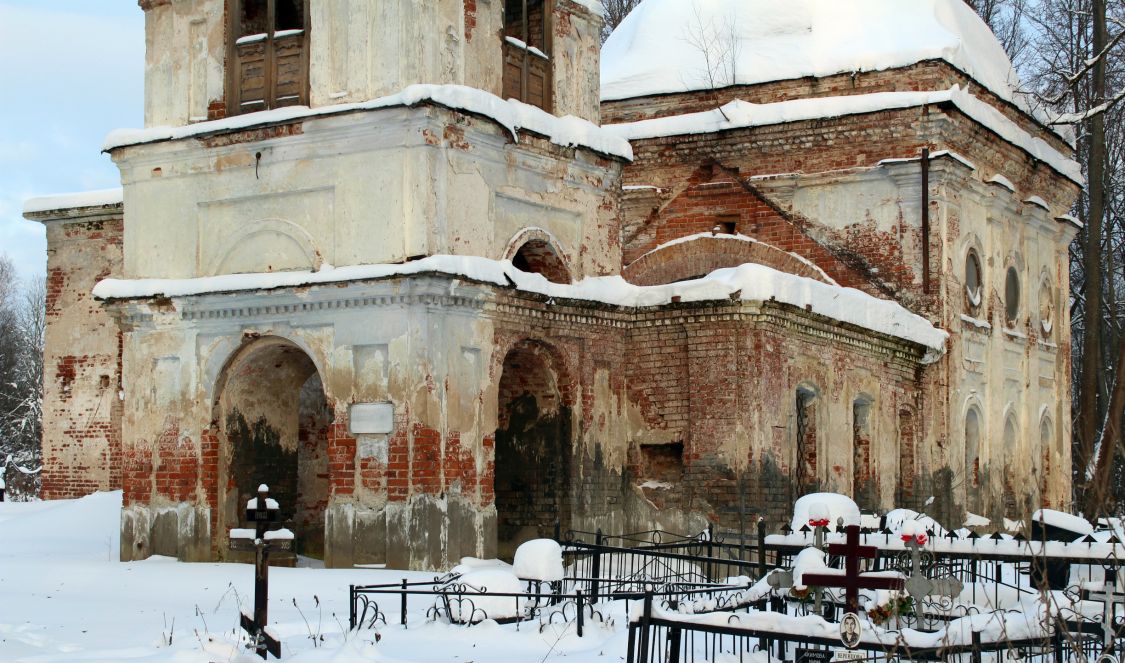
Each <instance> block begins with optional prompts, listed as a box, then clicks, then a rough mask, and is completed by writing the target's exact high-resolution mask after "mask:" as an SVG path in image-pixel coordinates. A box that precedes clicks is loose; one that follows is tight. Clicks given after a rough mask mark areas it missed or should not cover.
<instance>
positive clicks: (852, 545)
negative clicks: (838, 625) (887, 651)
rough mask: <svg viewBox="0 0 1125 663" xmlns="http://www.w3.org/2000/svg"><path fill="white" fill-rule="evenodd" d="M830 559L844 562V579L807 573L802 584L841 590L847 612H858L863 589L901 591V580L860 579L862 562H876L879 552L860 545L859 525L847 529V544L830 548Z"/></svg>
mask: <svg viewBox="0 0 1125 663" xmlns="http://www.w3.org/2000/svg"><path fill="white" fill-rule="evenodd" d="M828 554H829V555H839V556H843V558H844V575H842V576H840V575H830V574H827V573H806V574H804V575H803V576H802V579H801V582H802V583H804V584H805V585H816V586H817V587H840V588H843V589H844V596H845V597H846V601H847V611H848V612H859V590H861V589H898V590H901V589H902V578H875V577H871V576H864V575H860V573H859V560H860V559H863V558H868V559H870V558H874V557H876V556H877V555H878V554H879V550H878V549H877V548H875V547H874V546H861V545H859V525H848V527H847V543H831V544H829V545H828Z"/></svg>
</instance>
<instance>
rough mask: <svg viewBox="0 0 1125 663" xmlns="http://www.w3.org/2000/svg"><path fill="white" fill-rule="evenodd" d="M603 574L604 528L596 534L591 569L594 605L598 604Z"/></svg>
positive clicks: (591, 588) (591, 595)
mask: <svg viewBox="0 0 1125 663" xmlns="http://www.w3.org/2000/svg"><path fill="white" fill-rule="evenodd" d="M601 573H602V528H600V527H599V528H598V530H597V532H595V533H594V560H593V564H592V565H591V568H590V576H591V581H590V600H591V601H592V602H594V603H597V602H598V589H599V587H598V585H599V584H600V583H599V582H598V581H599V580H601V577H602V576H601Z"/></svg>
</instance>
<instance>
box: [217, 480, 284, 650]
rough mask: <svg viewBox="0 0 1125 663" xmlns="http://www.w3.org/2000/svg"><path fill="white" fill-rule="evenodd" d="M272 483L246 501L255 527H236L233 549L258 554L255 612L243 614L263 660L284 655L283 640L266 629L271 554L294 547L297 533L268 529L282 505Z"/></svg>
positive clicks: (252, 645) (246, 625)
mask: <svg viewBox="0 0 1125 663" xmlns="http://www.w3.org/2000/svg"><path fill="white" fill-rule="evenodd" d="M269 492H270V489H269V486H267V485H266V484H264V483H263V484H262V485H260V486H258V496H257V497H253V498H250V501H249V502H247V503H246V520H247V521H249V522H251V523H253V524H254V529H232V530H231V531H230V549H231V550H233V551H239V552H253V553H254V615H253V616H250V615H247V614H246V613H245V612H244V613H242V615H241V623H242V628H243V629H244V630H245V631H246V633H247V634H249V635H250V642H251V645H250V647H251V648H252V649H253V650H254V652H255V653H256V654H258V655H259V656H261V657H262V658H263V659H265V658H266V655H267V654H273V655H274V658H281V642H280V641H279V640H278V639H277V638H276V637H274V636H273V635H272V634H270V633H269V631H268V630H267V629H266V625H267V624H268V623H269V614H268V606H269V569H270V561H269V558H270V553H271V552H281V551H288V550H292V549H293V532H291V531H289V530H287V529H279V530H273V531H267V528H268V527H269V525H270V523H274V522H277V516H278V512H279V510H280V505H278V503H277V501H276V500H274V499H271V498H270V496H269Z"/></svg>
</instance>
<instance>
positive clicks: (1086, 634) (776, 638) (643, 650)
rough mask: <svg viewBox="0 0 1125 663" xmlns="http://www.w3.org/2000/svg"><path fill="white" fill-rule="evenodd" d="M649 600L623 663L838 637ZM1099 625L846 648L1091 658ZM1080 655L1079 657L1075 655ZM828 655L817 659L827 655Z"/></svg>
mask: <svg viewBox="0 0 1125 663" xmlns="http://www.w3.org/2000/svg"><path fill="white" fill-rule="evenodd" d="M654 608H655V606H654V600H653V598H652V597H646V599H645V601H644V609H643V610H642V612H641V614H640V615H639V616H638V617H637V618H636V619H634V620H632V621H630V623H629V641H628V643H629V644H628V651H627V655H626V659H625V660H626V662H627V663H697V662H699V663H703V662H708V663H709V662H711V661H714V660H716V659H719V658H720V657H722V660H724V661H731V660H737V661H749V660H751V657H752V656H754V655H755V654H758V653H759V652H768V653H769V654H770V655H771V656H773V657H775V658H777V659H779V660H782V661H794V660H797V653H798V649H805V650H817V649H819V650H822V651H829V652H832V651H838V650H841V649H844V647H843V645H842V644H841V642H840V640H839V638H833V637H824V636H817V635H811V634H804V635H802V634H798V633H793V632H785V631H780V630H768V629H763V628H753V627H750V626H744V625H742V624H741V622H742V620H741V619H740V616H739V615H731V616H730V617H729V623H727V624H714V623H700V622H697V621H692V619H691V618H687V619H681V618H676V617H669V616H668V615H667V614H663V615H661V614H657V612H656V611H655V609H654ZM1101 642H1102V629H1101V627H1100V626H1098V625H1096V624H1090V623H1087V622H1059V623H1057V624H1056V625H1054V626H1052V627H1049V628H1047V629H1045V633H1044V634H1043V635H1042V637H1033V638H1022V639H1009V638H998V639H989V638H988V637H986V636H985V635H984V634H983V633H982V632H980V631H974V632H972V633H971V634H970V638H969V642H965V643H948V644H939V645H938V646H910V644H909V642H908V640H907V638H905V637H903V636H902V635H901V634H896V633H894V632H884V634H883V635H882V636H881V637H880V639H875V638H873V637H872V636H866V637H864V638H863V639H862V640H861V641H860V643H859V644H858V645H857V646H856V647H855V648H854V649H853V650H851V651H853V652H859V653H860V655H861V656H862V657H861V658H857V659H853V660H863V661H871V662H875V661H880V662H883V661H888V660H897V661H958V662H961V661H964V662H972V663H980V662H981V661H982V660H983V659H984V656H985V655H986V654H992V655H995V654H1001V655H1002V656H1003V658H1002V659H1001V660H1020V661H1028V662H1043V663H1048V662H1050V663H1062V662H1063V661H1074V660H1088V661H1093V660H1095V659H1096V658H1097V656H1098V654H1100V653H1101V649H1102V645H1101ZM1080 656H1081V657H1082V658H1080ZM829 659H830V657H826V658H823V659H817V660H829Z"/></svg>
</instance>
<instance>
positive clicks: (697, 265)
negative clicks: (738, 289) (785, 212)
mask: <svg viewBox="0 0 1125 663" xmlns="http://www.w3.org/2000/svg"><path fill="white" fill-rule="evenodd" d="M746 263H754V264H758V265H765V266H767V267H772V268H774V269H776V270H778V271H781V272H786V273H789V274H796V275H798V276H804V277H806V278H810V279H814V280H816V281H820V282H822V283H834V281H832V279H830V278H829V277H828V276H827V275H826V274H825V273H824V272H823V271H822V270H821V269H820V268H818V267H817V266H816V265H813V264H812V263H810V262H808V261H806V260H803V259H802V258H800V257H799V256H797V255H794V254H792V253H789V252H788V251H782V250H781V249H779V248H777V247H775V246H771V245H770V244H766V243H765V242H759V241H756V240H752V239H750V238H747V237H738V236H735V235H714V236H711V235H701V236H697V237H693V238H690V239H686V240H684V241H678V242H674V243H669V244H665V245H664V246H663V247H660V248H657V249H655V250H653V251H650V252H649V253H646V254H645V255H643V256H641V257H640V258H637V259H636V260H634V261H633V262H632V263H630V264H629V265H627V266H626V267H625V269H624V272H623V276H624V277H625V280H626V281H629V282H630V283H633V284H636V285H661V284H665V283H675V282H677V281H685V280H688V279H693V278H699V277H702V276H706V275H707V274H709V273H711V272H713V271H715V270H716V269H722V268H725V267H737V266H739V265H744V264H746Z"/></svg>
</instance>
